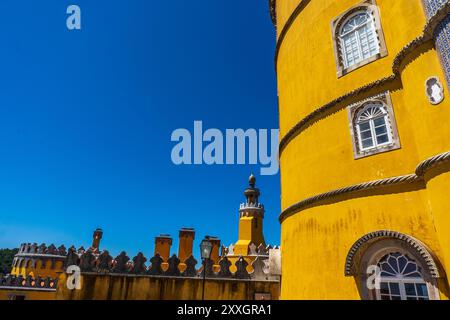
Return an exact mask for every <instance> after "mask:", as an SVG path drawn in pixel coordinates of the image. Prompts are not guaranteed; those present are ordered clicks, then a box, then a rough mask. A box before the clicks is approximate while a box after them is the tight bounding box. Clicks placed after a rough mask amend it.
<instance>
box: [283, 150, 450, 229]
mask: <svg viewBox="0 0 450 320" xmlns="http://www.w3.org/2000/svg"><path fill="white" fill-rule="evenodd" d="M448 161H450V151H447V152H444V153H441V154H438V155H436V156H433V157H431V158H429V159H427V160H425V161H423V162H421V163H420V164H419V165H418V166H417V168H416V171H415V173H413V174H408V175H403V176H398V177H392V178H386V179H381V180H374V181H369V182H364V183H360V184H355V185H352V186H348V187H344V188H340V189H336V190H332V191H329V192H325V193H321V194H319V195H316V196H313V197H310V198H306V199H304V200H302V201H300V202H297V203H295V204H293V205H292V206H290V207H288V208H287V209H286V210H284V211H283V212H282V213H281V214H280V216H279V221H280V223H282V222H283V221H284V219H286V218H287V217H290V216H292V215H294V214H296V213H298V212H300V211H302V210H304V209H306V208H307V207H309V206H313V205H316V204H317V203H319V202H321V201H324V200H329V199H333V198H335V197H337V196H341V195H344V194H351V193H354V192H357V191H363V190H370V189H379V188H383V187H388V186H394V185H400V184H404V183H415V182H423V181H424V175H425V173H426V172H427V171H428V170H430V169H431V168H432V167H435V166H437V165H439V164H443V163H445V162H448Z"/></svg>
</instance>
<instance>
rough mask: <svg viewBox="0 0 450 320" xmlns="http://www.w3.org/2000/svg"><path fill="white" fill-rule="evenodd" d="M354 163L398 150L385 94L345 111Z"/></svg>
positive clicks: (392, 116)
mask: <svg viewBox="0 0 450 320" xmlns="http://www.w3.org/2000/svg"><path fill="white" fill-rule="evenodd" d="M348 116H349V123H350V135H351V138H352V145H353V153H354V157H355V159H358V158H362V157H366V156H369V155H373V154H375V153H380V152H386V151H390V150H394V149H398V148H400V139H399V136H398V132H397V125H396V122H395V117H394V111H393V109H392V102H391V99H390V95H389V93H388V92H386V93H382V94H380V95H378V96H375V97H372V98H369V99H367V100H364V101H362V102H358V103H355V104H353V105H351V106H349V107H348Z"/></svg>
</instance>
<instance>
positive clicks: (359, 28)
mask: <svg viewBox="0 0 450 320" xmlns="http://www.w3.org/2000/svg"><path fill="white" fill-rule="evenodd" d="M331 27H332V31H333V46H334V53H335V59H336V67H337V76H338V77H342V76H344V75H345V74H347V73H349V72H351V71H353V70H355V69H357V68H359V67H362V66H363V65H365V64H368V63H371V62H373V61H375V60H377V59H380V58H383V57H385V56H387V48H386V43H385V40H384V35H383V31H382V28H381V19H380V13H379V10H378V7H377V6H376V2H375V0H365V1H363V2H361V3H360V4H358V5H356V6H353V7H351V8H349V9H348V10H347V11H346V12H344V13H343V14H341V15H340V16H338V17H337V18H335V19H334V20H333V21H332V23H331Z"/></svg>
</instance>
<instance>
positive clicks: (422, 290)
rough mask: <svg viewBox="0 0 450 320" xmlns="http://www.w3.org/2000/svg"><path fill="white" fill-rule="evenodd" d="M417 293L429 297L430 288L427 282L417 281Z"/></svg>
mask: <svg viewBox="0 0 450 320" xmlns="http://www.w3.org/2000/svg"><path fill="white" fill-rule="evenodd" d="M416 289H417V295H418V296H422V297H428V289H427V285H426V284H425V283H416Z"/></svg>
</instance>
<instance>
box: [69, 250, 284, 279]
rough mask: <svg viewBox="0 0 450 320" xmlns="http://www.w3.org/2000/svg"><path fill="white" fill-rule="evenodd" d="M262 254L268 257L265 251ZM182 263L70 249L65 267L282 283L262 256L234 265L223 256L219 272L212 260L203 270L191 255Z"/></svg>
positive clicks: (92, 271)
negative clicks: (96, 253)
mask: <svg viewBox="0 0 450 320" xmlns="http://www.w3.org/2000/svg"><path fill="white" fill-rule="evenodd" d="M263 251H264V253H266V252H267V251H266V248H264V250H263ZM255 252H256V251H255ZM181 262H182V261H180V259H179V258H178V257H177V256H176V255H175V254H174V255H172V256H171V257H170V258H169V259H168V260H167V261H165V260H164V259H163V258H162V257H161V256H160V255H159V254H155V255H154V256H153V257H151V258H149V259H147V258H146V257H145V256H144V254H143V253H142V252H139V253H138V254H137V255H136V256H135V257H133V258H130V257H129V256H128V255H127V254H126V252H124V251H123V252H121V253H120V254H119V255H118V256H116V257H115V258H114V257H113V256H111V255H110V253H109V252H108V251H107V250H104V251H102V252H101V253H100V254H98V255H95V254H94V253H93V252H92V250H90V249H88V250H86V251H82V252H80V251H78V250H76V249H75V248H74V247H71V248H69V250H68V254H67V258H66V264H65V267H66V268H67V267H68V266H71V265H76V266H78V267H80V270H81V272H82V273H98V274H117V275H140V276H160V277H181V278H200V277H203V273H204V272H206V276H207V277H208V278H215V279H241V280H244V279H248V280H258V281H269V280H272V281H278V280H279V277H278V276H277V275H272V274H271V273H270V270H269V259H268V256H263V255H261V256H258V257H257V258H256V259H255V260H254V261H253V262H252V263H251V264H249V263H248V262H247V261H246V260H245V259H244V258H243V257H242V256H241V257H239V258H238V259H237V260H236V262H235V263H234V264H233V263H232V262H231V261H230V260H229V259H228V258H227V257H226V256H224V257H222V258H221V259H220V260H219V262H218V268H217V267H216V265H215V264H214V262H213V261H212V260H206V262H205V264H204V266H205V267H203V264H199V263H198V261H197V260H196V259H195V258H194V257H193V256H192V255H191V256H189V257H188V258H187V259H185V260H184V261H183V263H184V267H183V268H180V263H181ZM164 264H166V266H164Z"/></svg>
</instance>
